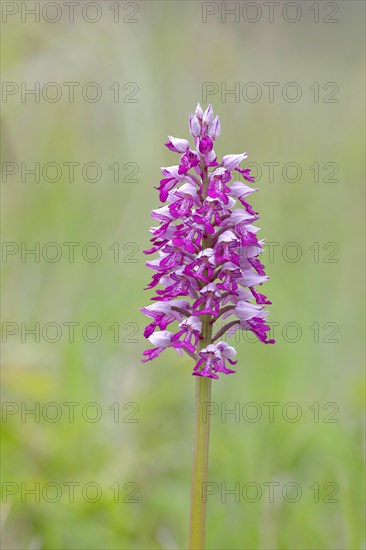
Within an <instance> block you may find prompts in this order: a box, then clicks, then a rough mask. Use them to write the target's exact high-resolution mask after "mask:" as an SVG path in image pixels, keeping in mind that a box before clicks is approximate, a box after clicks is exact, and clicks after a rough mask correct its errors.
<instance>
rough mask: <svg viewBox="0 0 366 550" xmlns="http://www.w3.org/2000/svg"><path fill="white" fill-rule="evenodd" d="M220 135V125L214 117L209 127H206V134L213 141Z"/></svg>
mask: <svg viewBox="0 0 366 550" xmlns="http://www.w3.org/2000/svg"><path fill="white" fill-rule="evenodd" d="M220 133H221V124H220V119H219V117H218V116H215V118H214V119H213V121H212V122H211V124H210V126H209V127H208V130H207V134H208V135H209V136H210V137H211V138H212V139H213V140H216V139H217V138H218V137H219V135H220Z"/></svg>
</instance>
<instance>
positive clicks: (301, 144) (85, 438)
mask: <svg viewBox="0 0 366 550" xmlns="http://www.w3.org/2000/svg"><path fill="white" fill-rule="evenodd" d="M21 4H23V7H22V5H21ZM46 4H48V5H49V6H48V7H47V8H46V11H45V12H42V11H41V12H40V16H39V18H38V19H37V16H32V15H29V14H28V13H27V12H26V11H24V9H25V8H24V5H25V6H26V8H27V9H31V8H33V9H34V5H35V3H34V2H30V1H29V2H19V3H17V2H3V3H2V9H3V10H6V11H5V12H4V11H3V22H2V74H3V82H5V83H7V84H6V87H5V95H4V94H3V100H2V107H3V118H2V123H3V130H2V137H3V140H2V142H3V150H2V158H3V161H4V163H13V164H3V177H2V198H3V206H2V214H3V217H2V231H3V241H4V243H5V244H3V247H4V248H3V266H2V268H3V275H2V282H3V306H2V321H3V324H2V328H3V336H2V339H3V344H2V345H3V354H2V399H3V424H2V491H3V495H2V503H1V510H2V514H1V517H2V548H4V549H9V550H10V549H33V550H36V549H50V550H51V549H60V548H63V549H155V548H164V549H168V548H169V549H173V548H186V547H187V531H188V519H189V497H190V477H191V451H192V438H193V412H194V385H195V379H194V378H193V377H192V376H191V369H192V364H191V361H190V360H187V359H183V360H180V359H179V358H178V357H177V355H176V354H175V353H174V352H173V351H172V350H168V351H167V352H165V354H163V355H161V356H160V357H159V358H158V359H157V360H155V361H154V362H153V363H150V364H147V365H142V364H141V363H140V357H141V354H142V352H143V350H144V349H145V348H146V342H145V341H144V339H143V335H142V333H143V328H144V325H145V318H144V317H143V316H142V315H141V314H140V313H139V308H140V307H142V306H143V305H146V304H148V302H149V298H150V297H151V296H152V293H149V292H144V291H143V290H142V289H143V287H144V286H146V284H147V282H148V281H149V278H150V272H149V270H147V269H146V268H145V266H144V261H145V258H144V254H143V252H142V251H143V249H144V248H147V247H148V245H149V243H148V239H149V233H148V228H149V227H150V225H151V220H150V218H149V214H150V210H151V209H152V208H156V207H157V206H158V194H157V192H156V191H155V189H154V186H156V185H157V184H158V181H159V179H160V170H159V169H160V167H161V166H169V165H172V164H174V163H176V160H177V159H176V156H175V155H174V154H173V153H171V152H169V151H168V150H167V149H166V148H164V147H163V143H164V141H165V139H166V135H167V134H168V133H169V134H172V135H174V136H178V137H188V136H187V134H188V126H187V120H188V118H187V117H188V113H189V112H190V111H192V110H194V108H195V106H196V103H197V101H201V102H202V103H203V104H204V106H206V105H207V103H208V102H212V103H213V106H214V110H215V112H216V113H218V114H219V115H220V117H221V123H222V136H221V137H220V139H219V141H218V142H217V146H216V152H217V153H218V155H221V156H222V155H224V154H227V153H238V152H241V151H247V152H248V154H249V158H248V161H250V162H255V163H257V165H259V166H260V167H261V169H262V175H261V177H260V178H259V180H258V187H259V189H260V192H259V193H257V194H256V195H255V196H253V200H252V203H253V204H254V206H255V207H256V209H258V210H259V211H260V213H261V223H260V224H259V225H260V227H261V228H262V231H261V237H263V238H265V239H266V240H267V241H268V242H270V243H277V244H276V245H275V248H273V249H272V250H274V253H273V256H272V257H271V256H270V255H269V249H267V251H266V256H267V257H266V258H263V261H264V263H265V264H266V267H267V270H268V273H269V275H270V276H271V280H270V282H269V283H268V284H267V285H266V289H265V290H266V291H267V292H266V294H268V295H269V296H270V297H271V299H272V301H273V305H272V306H271V307H270V317H269V319H270V321H272V322H273V323H274V324H275V329H274V330H275V338H276V339H277V344H276V345H275V346H263V345H261V344H259V343H253V342H249V341H247V338H245V335H241V336H240V338H239V341H238V342H237V349H238V358H239V362H238V365H237V374H236V375H233V376H228V377H226V378H222V379H221V380H220V381H217V382H214V384H213V400H214V402H215V403H216V404H217V408H216V406H215V411H216V410H217V412H215V414H214V415H213V416H212V429H211V448H210V471H209V481H210V482H211V483H212V484H213V485H211V486H210V490H211V491H212V492H215V491H216V489H217V492H216V493H215V494H212V495H209V496H208V518H207V547H208V548H211V549H224V548H226V549H227V548H232V549H270V548H271V549H297V548H298V549H300V548H301V549H313V548H317V549H337V550H340V549H347V550H348V549H359V548H363V547H364V546H363V545H364V535H363V531H364V530H363V481H364V466H363V458H362V457H363V447H362V431H363V429H362V428H363V421H362V419H363V411H364V398H363V387H364V386H363V372H364V371H363V360H364V357H363V351H362V346H361V341H362V337H363V330H364V322H363V321H364V319H363V306H362V303H363V300H362V296H363V290H362V281H363V275H364V274H363V262H362V255H363V252H362V251H363V180H364V173H363V165H362V158H363V151H364V145H365V144H364V106H363V94H364V72H365V69H364V53H363V52H364V22H363V19H364V4H363V2H356V1H354V2H353V1H351V2H330V3H329V2H328V3H324V2H315V3H313V2H306V1H301V2H297V3H295V4H296V5H297V6H298V8H296V6H295V8H294V7H293V6H292V7H291V6H290V7H289V6H287V7H286V6H285V4H288V3H284V2H280V5H279V7H276V8H275V12H274V20H273V22H270V21H269V15H268V13H269V11H268V9H269V8H268V7H266V6H265V3H262V2H256V4H259V6H260V11H254V10H255V9H256V8H255V6H254V7H253V6H252V7H249V8H248V6H247V7H245V6H244V4H248V3H247V2H237V3H236V4H237V5H238V6H239V8H240V12H238V11H237V16H236V17H237V18H238V19H239V20H237V21H235V17H234V16H233V15H232V16H230V15H227V16H225V12H224V8H222V5H221V3H215V2H211V3H208V4H210V5H209V6H208V4H207V3H206V7H205V6H204V4H205V3H201V2H190V1H188V2H174V1H163V2H160V1H147V2H108V1H105V2H104V1H103V2H101V1H100V2H94V3H92V4H93V5H92V6H91V7H88V8H87V10H86V11H85V12H84V13H83V12H82V7H83V8H84V7H85V4H91V3H90V2H81V5H80V6H79V7H78V6H75V15H74V21H73V22H70V20H69V19H70V17H69V8H68V7H67V6H65V5H64V3H63V2H57V3H56V2H53V3H50V2H41V3H40V6H41V10H43V8H44V6H45V5H46ZM54 4H58V5H59V6H58V8H59V9H60V10H61V17H60V18H59V20H56V19H57V18H58V13H59V11H58V9H57V6H56V7H55V6H54ZM251 4H254V3H251ZM292 4H293V3H292ZM95 6H97V7H95ZM226 6H227V8H228V9H229V8H233V7H234V8H235V3H234V2H227V3H226ZM299 8H300V10H301V16H300V18H299V20H298V21H296V22H292V23H291V22H289V20H290V19H291V20H294V19H297V13H298V11H296V12H295V11H293V10H298V9H299ZM36 9H37V8H36ZM235 9H236V10H238V7H236V8H235ZM22 10H23V11H22ZM203 10H206V12H207V10H208V11H209V12H210V13H211V12H212V15H207V17H206V19H207V20H206V22H205V21H204V17H203V15H204V13H205V12H204V11H203ZM243 10H245V11H243ZM246 10H248V11H246ZM283 10H285V11H283ZM100 12H101V14H102V15H101V16H100V17H99V15H100ZM213 12H216V13H213ZM4 14H5V15H4ZM257 18H258V21H255V20H256V19H257ZM93 19H95V22H92V20H93ZM50 20H56V21H55V22H50ZM317 20H319V21H318V22H316V21H317ZM250 21H252V22H250ZM37 82H38V83H39V86H40V94H39V97H38V98H37V97H36V96H34V95H33V96H32V95H25V96H24V94H23V96H22V93H21V91H22V85H23V86H26V87H27V88H28V89H31V88H34V87H35V86H37V85H36V84H35V83H37ZM50 82H54V83H56V84H57V85H58V87H59V88H55V87H53V88H52V86H51V87H47V86H48V83H50ZM70 82H74V83H79V85H76V84H75V99H74V101H73V102H71V101H69V96H68V90H69V89H70V88H69V87H68V86H70V85H67V84H66V85H65V83H70ZM90 82H94V83H97V85H98V86H99V89H100V90H101V92H102V94H101V97H100V99H99V100H98V101H95V102H92V101H90V100H88V99H90V98H93V97H94V92H95V87H94V88H93V87H89V88H88V87H87V88H86V91H85V94H86V95H85V97H87V98H88V99H85V97H83V93H84V92H83V93H82V90H85V89H84V86H85V85H87V84H88V83H90ZM207 82H210V83H214V84H213V85H212V87H211V90H214V92H213V93H212V94H211V95H209V96H207V97H205V96H204V95H203V92H204V91H205V86H206V85H205V84H204V83H207ZM249 82H254V83H257V88H256V89H257V90H258V89H259V90H260V91H261V93H262V97H259V96H258V101H251V99H252V98H255V95H256V93H259V92H256V91H255V88H254V87H253V86H252V87H251V88H248V87H246V84H247V83H249ZM268 82H276V83H278V85H276V87H275V90H274V91H275V95H274V98H273V101H270V100H269V96H268V85H265V84H264V83H268ZM289 82H295V83H297V89H299V88H300V90H301V97H299V100H298V101H296V102H295V101H291V99H292V98H293V97H294V94H295V91H296V90H295V88H287V91H288V96H286V84H287V83H289ZM9 83H13V84H9ZM22 83H23V84H22ZM116 83H118V84H116ZM131 83H132V84H131ZM235 83H238V84H235ZM316 83H318V84H316ZM328 83H334V84H330V85H329V84H328ZM235 85H236V86H238V85H239V89H240V97H239V98H237V97H236V98H235V97H234V96H233V95H225V87H226V90H232V89H233V88H234V87H235ZM45 86H46V88H45ZM17 87H18V88H17ZM59 89H61V91H62V94H61V97H60V98H57V96H55V93H56V91H57V90H59ZM117 89H118V90H119V97H117V95H116V94H117V91H116V90H117ZM18 90H19V91H18ZM44 90H46V91H45V92H44V93H45V96H46V99H45V97H44V96H43V95H42V91H44ZM216 90H218V91H216ZM222 90H223V94H221V91H222ZM284 90H285V91H284ZM3 91H4V90H3ZM88 93H89V94H90V95H88ZM318 93H319V94H318ZM283 94H284V95H283ZM314 94H315V95H314ZM317 94H318V95H317ZM55 97H56V99H55V100H54V101H52V98H55ZM50 98H51V99H50ZM36 99H39V101H36ZM36 162H38V163H40V177H39V179H38V181H36V178H35V177H34V176H32V175H29V174H27V173H26V172H25V171H26V170H27V169H30V168H32V167H33V168H34V165H35V163H36ZM269 162H277V163H279V165H276V167H275V172H274V177H273V178H272V177H270V174H269V168H268V164H267V165H266V164H264V163H269ZM22 163H23V164H22ZM47 163H57V165H58V166H59V167H60V172H59V170H58V169H57V168H55V165H50V166H49V167H48V168H47ZM64 163H79V164H75V165H74V166H75V176H74V178H73V179H74V181H70V180H71V179H72V178H70V177H69V171H68V166H70V164H66V165H65V164H64ZM88 163H96V165H97V168H95V165H89V164H88ZM288 163H297V165H298V166H300V169H301V173H300V176H299V177H296V173H295V172H294V171H293V170H295V169H294V168H293V165H290V167H287V168H286V165H287V164H288ZM316 163H318V164H316ZM328 163H330V164H328ZM45 166H46V168H45V170H46V172H43V169H44V167H45ZM85 166H86V168H85ZM111 166H113V167H114V168H110V167H111ZM117 166H118V167H119V172H118V171H117ZM291 166H292V167H291ZM88 167H89V168H88ZM93 167H94V168H93ZM48 170H49V171H48ZM93 170H94V171H93ZM254 170H255V167H254ZM287 170H288V172H287ZM317 171H318V172H317ZM12 172H14V173H12ZM52 179H53V180H54V181H51V180H52ZM93 179H94V180H95V181H91V180H93ZM289 180H290V181H289ZM72 242H73V243H78V244H76V245H75V256H74V261H71V260H70V256H69V252H68V251H69V250H70V248H68V247H70V246H71V245H65V244H64V243H72ZM6 243H7V244H6ZM9 243H10V244H9ZM36 243H39V244H36ZM49 243H56V245H49ZM88 243H96V245H95V244H94V245H90V244H88ZM288 243H296V244H295V245H288ZM329 243H331V244H329ZM85 245H86V248H85ZM37 246H38V247H40V248H39V251H40V252H39V255H38V257H37V256H34V255H31V254H29V255H26V254H25V252H24V251H25V248H27V249H30V248H34V247H37ZM36 250H37V248H36ZM60 250H61V253H60ZM97 252H98V254H99V255H100V256H101V257H100V258H99V259H98V258H97V259H96V261H93V259H94V258H95V255H96V253H97ZM57 254H58V255H60V254H61V255H60V257H59V258H57ZM54 258H56V260H55V261H52V259H54ZM37 323H39V325H37ZM50 323H51V324H50ZM70 323H75V324H74V325H71V324H70ZM37 326H38V327H39V333H40V335H39V337H38V336H37V335H36V336H35V335H34V334H33V335H32V334H31V333H28V332H27V330H28V329H32V328H33V329H34V328H36V330H38V329H37ZM71 326H74V330H75V332H74V337H73V338H70V337H69V330H71V329H70V327H71ZM52 340H53V341H52ZM92 340H95V341H94V342H93V341H92ZM270 402H271V403H275V405H273V406H274V407H275V408H274V416H273V418H272V419H271V418H270V416H269V405H268V403H270ZM67 403H69V405H67ZM70 403H74V405H70ZM91 403H94V405H90V404H91ZM289 403H290V405H289ZM248 404H249V405H248ZM291 404H292V405H291ZM72 406H73V407H75V409H74V417H72V416H71V413H70V410H71V409H70V407H72ZM32 408H33V409H35V410H36V413H35V414H34V415H32V414H27V410H28V409H32ZM235 408H236V409H235ZM230 409H235V410H236V411H237V412H238V411H239V415H237V416H235V415H225V411H226V410H230ZM70 483H75V485H74V487H75V489H74V498H70V497H69V490H70ZM248 483H251V484H252V485H247V484H248ZM270 483H275V484H276V485H273V487H274V498H273V499H271V498H269V488H268V487H269V486H268V484H270ZM288 483H290V485H286V484H288ZM37 484H38V485H37ZM50 484H51V485H50ZM96 484H97V485H96ZM215 484H216V485H215ZM235 484H237V485H235ZM37 487H38V488H37ZM235 487H236V488H237V490H238V487H239V491H240V493H239V494H238V493H237V496H236V497H235V496H234V495H230V494H226V496H225V488H226V489H227V490H230V489H233V488H235ZM258 487H259V489H258ZM299 487H300V492H299V489H298V488H299ZM32 489H33V490H35V491H36V493H35V494H32V493H31V490H32ZM29 491H30V492H29ZM261 492H262V494H261ZM11 493H13V494H11ZM257 497H258V498H257ZM254 500H256V502H253V501H254ZM271 500H273V502H271Z"/></svg>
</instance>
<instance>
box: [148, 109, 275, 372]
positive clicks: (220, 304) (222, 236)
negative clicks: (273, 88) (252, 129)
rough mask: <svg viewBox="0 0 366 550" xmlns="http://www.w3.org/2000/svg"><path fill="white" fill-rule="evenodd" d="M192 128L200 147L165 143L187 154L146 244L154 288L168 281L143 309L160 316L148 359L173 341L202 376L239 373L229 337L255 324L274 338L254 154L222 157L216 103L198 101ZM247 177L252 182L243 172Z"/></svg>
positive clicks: (172, 175)
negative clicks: (248, 163)
mask: <svg viewBox="0 0 366 550" xmlns="http://www.w3.org/2000/svg"><path fill="white" fill-rule="evenodd" d="M189 129H190V133H191V135H192V138H193V143H194V145H192V146H191V144H190V143H189V141H188V140H187V139H181V138H176V137H173V136H168V138H169V141H168V142H167V143H166V144H165V145H166V146H167V147H168V149H169V150H171V151H173V152H175V153H178V154H179V155H180V159H179V164H177V165H175V166H170V167H168V168H162V169H161V171H162V174H163V178H162V179H161V181H160V185H159V187H157V189H158V191H159V194H160V201H161V203H162V205H161V206H160V207H159V208H158V209H157V210H153V211H152V214H151V215H152V217H153V218H155V219H157V220H159V222H160V225H159V226H158V227H153V228H152V229H151V233H152V235H153V237H152V239H151V243H152V248H151V249H150V250H147V251H145V253H146V254H154V253H157V254H158V257H157V259H155V260H150V261H148V262H147V264H146V265H147V266H148V267H149V268H150V269H152V270H153V271H154V272H155V274H154V275H153V277H152V282H151V284H150V285H149V286H148V288H149V289H150V288H154V287H156V286H158V285H160V287H161V288H160V287H159V288H158V289H157V290H156V296H154V297H153V298H152V300H153V304H152V305H150V306H147V307H144V308H142V309H141V311H142V312H143V313H144V314H145V315H147V316H148V317H150V320H151V319H152V322H151V323H150V324H149V325H148V326H147V327H146V329H145V337H146V338H148V339H149V340H150V342H151V343H152V344H153V345H154V346H155V347H154V348H152V349H149V350H147V351H145V352H144V359H143V361H144V362H145V361H150V360H152V359H154V358H155V357H158V356H159V355H160V353H162V352H163V351H164V350H165V349H167V348H169V347H170V348H174V349H175V350H176V351H177V352H178V353H179V354H180V355H181V354H182V353H187V354H188V355H189V356H190V357H192V358H193V359H194V360H195V365H194V368H193V373H192V374H193V375H194V376H203V377H208V378H213V379H217V378H219V376H218V375H219V374H231V373H233V372H235V371H234V370H232V369H231V368H229V367H228V364H229V365H234V364H235V363H236V361H234V360H233V357H235V355H236V350H235V349H234V348H233V347H231V346H229V345H228V344H227V343H226V342H225V341H223V340H222V339H221V338H222V337H223V336H224V335H225V334H226V335H227V336H231V335H233V334H234V333H235V331H237V330H249V331H251V332H252V333H254V334H255V336H256V337H257V338H258V340H260V341H261V342H263V343H264V344H274V340H272V339H269V337H268V333H269V331H270V327H269V326H268V324H267V323H266V314H267V312H266V311H265V310H264V307H265V306H266V305H267V304H270V303H271V302H270V301H269V300H268V299H267V297H266V296H265V295H264V294H262V293H260V292H259V291H258V289H257V287H258V286H261V285H262V284H263V283H264V282H265V281H267V280H268V277H267V276H266V274H265V271H264V266H263V264H262V263H261V261H260V260H259V256H260V254H261V253H262V251H263V241H262V240H258V239H257V236H256V234H257V232H258V231H259V229H258V228H257V227H255V226H254V225H253V224H254V223H255V222H256V221H257V220H258V217H259V216H258V213H257V212H255V211H254V210H253V209H252V207H251V206H250V204H249V203H248V202H247V198H248V195H250V194H251V193H253V192H255V191H257V189H255V188H253V187H252V186H251V184H253V183H254V178H253V176H251V175H250V170H249V169H248V168H240V164H241V163H242V162H243V161H244V159H246V158H247V154H246V153H239V154H233V155H225V156H224V157H223V158H222V160H221V161H219V160H218V159H217V156H216V153H215V150H214V145H215V141H216V139H217V138H218V137H219V135H220V132H221V125H220V120H219V117H218V116H215V117H214V113H213V108H212V105H209V106H208V107H207V109H206V110H205V111H203V109H202V107H201V105H200V104H198V105H197V108H196V110H195V113H194V114H193V113H191V114H190V116H189ZM240 176H241V177H242V179H244V180H245V181H246V183H243V181H240V180H238V179H236V178H240ZM227 318H229V319H228V322H227V323H226V325H224V326H221V327H220V329H218V328H217V325H218V321H219V320H220V323H221V325H222V321H223V319H227ZM173 323H176V328H175V329H174V328H172V327H171V326H170V325H172V324H173ZM167 327H169V328H170V330H167Z"/></svg>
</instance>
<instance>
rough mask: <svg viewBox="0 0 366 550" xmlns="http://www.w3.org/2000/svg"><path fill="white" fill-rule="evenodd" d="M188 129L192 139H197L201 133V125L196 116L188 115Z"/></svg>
mask: <svg viewBox="0 0 366 550" xmlns="http://www.w3.org/2000/svg"><path fill="white" fill-rule="evenodd" d="M189 129H190V132H191V134H192V136H193V137H198V136H199V135H200V133H201V123H200V121H199V120H198V118H197V117H196V115H192V113H191V114H190V115H189Z"/></svg>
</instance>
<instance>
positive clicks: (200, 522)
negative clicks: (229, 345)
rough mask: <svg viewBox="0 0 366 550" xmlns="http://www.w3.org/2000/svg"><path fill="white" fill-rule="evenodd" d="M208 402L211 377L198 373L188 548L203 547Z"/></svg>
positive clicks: (209, 328) (206, 333) (208, 330)
mask: <svg viewBox="0 0 366 550" xmlns="http://www.w3.org/2000/svg"><path fill="white" fill-rule="evenodd" d="M206 317H210V316H209V315H207V316H206V315H204V316H203V327H206V330H204V338H203V340H202V341H201V342H200V349H202V348H204V347H205V346H206V345H207V344H209V343H210V341H211V332H212V326H211V325H209V323H208V321H209V319H206ZM210 402H211V379H210V378H205V377H201V376H198V377H197V380H196V407H195V434H194V446H193V471H192V493H191V520H190V530H189V548H190V549H191V550H193V549H194V550H203V549H204V548H205V534H206V492H205V491H206V483H207V469H208V447H209V436H210V415H209V414H207V412H208V410H209V403H210Z"/></svg>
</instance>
